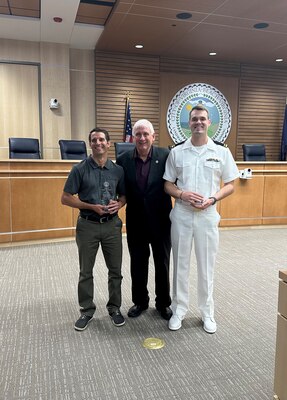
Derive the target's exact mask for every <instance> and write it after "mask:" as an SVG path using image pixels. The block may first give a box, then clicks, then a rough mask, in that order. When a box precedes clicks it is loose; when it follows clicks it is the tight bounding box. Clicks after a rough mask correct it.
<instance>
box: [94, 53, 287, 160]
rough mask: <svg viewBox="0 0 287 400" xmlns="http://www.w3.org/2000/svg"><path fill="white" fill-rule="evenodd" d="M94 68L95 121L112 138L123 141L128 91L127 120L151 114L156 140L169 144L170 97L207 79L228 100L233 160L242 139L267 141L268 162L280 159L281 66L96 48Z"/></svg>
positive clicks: (285, 71) (284, 85) (286, 82)
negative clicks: (168, 110)
mask: <svg viewBox="0 0 287 400" xmlns="http://www.w3.org/2000/svg"><path fill="white" fill-rule="evenodd" d="M95 70H96V119H97V124H98V125H101V124H102V125H103V126H104V127H106V128H107V129H109V130H110V132H111V133H112V138H113V140H119V141H121V140H122V135H123V129H124V115H125V94H126V92H127V91H130V92H131V98H130V100H131V106H132V122H133V123H134V122H135V121H136V120H137V119H139V118H148V119H151V121H152V122H153V124H154V125H155V128H156V131H157V132H159V133H160V136H159V144H160V145H162V146H166V145H168V144H170V143H171V138H170V137H169V136H168V133H167V128H166V112H167V107H168V104H169V101H170V100H171V98H172V97H173V96H174V94H175V93H176V92H177V91H178V90H180V89H181V88H182V87H183V86H185V85H187V84H190V83H195V82H207V83H209V84H211V85H213V86H215V87H218V88H219V90H221V91H222V93H223V94H224V95H225V96H226V98H227V99H228V101H229V102H231V103H230V105H231V109H232V121H233V122H232V129H231V133H230V136H229V137H228V139H227V143H228V145H229V147H230V149H231V151H232V153H233V156H234V157H235V159H236V160H238V161H242V160H243V153H242V144H243V143H258V142H260V143H264V144H265V145H266V149H267V160H268V161H278V160H279V154H280V144H281V134H282V124H283V114H284V108H285V102H286V97H287V68H286V67H265V66H259V65H245V64H240V63H223V62H215V61H209V62H207V61H199V60H192V59H188V58H186V59H174V58H167V57H154V56H151V57H141V56H134V55H130V54H120V53H118V54H116V53H102V52H96V66H95ZM164 77H165V78H164ZM166 77H168V78H166ZM159 81H160V84H159ZM230 82H233V83H232V85H231V86H230ZM236 82H237V84H236ZM167 85H168V86H169V87H170V89H168V90H167ZM167 92H168V93H167ZM111 115H112V117H111Z"/></svg>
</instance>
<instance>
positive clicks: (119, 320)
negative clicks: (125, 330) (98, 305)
mask: <svg viewBox="0 0 287 400" xmlns="http://www.w3.org/2000/svg"><path fill="white" fill-rule="evenodd" d="M110 317H111V320H112V323H113V324H114V325H115V326H123V325H124V324H125V323H126V321H125V319H124V317H123V316H122V314H121V312H120V310H116V311H113V312H111V313H110Z"/></svg>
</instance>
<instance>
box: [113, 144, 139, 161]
mask: <svg viewBox="0 0 287 400" xmlns="http://www.w3.org/2000/svg"><path fill="white" fill-rule="evenodd" d="M114 145H115V153H116V158H117V157H118V156H120V155H121V154H123V153H125V152H126V151H128V150H133V149H134V148H135V144H134V143H126V142H118V143H114Z"/></svg>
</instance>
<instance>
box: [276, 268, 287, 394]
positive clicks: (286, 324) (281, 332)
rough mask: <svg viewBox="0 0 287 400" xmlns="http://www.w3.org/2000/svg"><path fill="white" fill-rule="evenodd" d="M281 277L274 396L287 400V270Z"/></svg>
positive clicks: (281, 273)
mask: <svg viewBox="0 0 287 400" xmlns="http://www.w3.org/2000/svg"><path fill="white" fill-rule="evenodd" d="M279 278H280V281H279V296H278V316H277V336H276V356H275V375H274V393H275V396H274V397H275V398H276V399H279V400H287V270H285V271H279Z"/></svg>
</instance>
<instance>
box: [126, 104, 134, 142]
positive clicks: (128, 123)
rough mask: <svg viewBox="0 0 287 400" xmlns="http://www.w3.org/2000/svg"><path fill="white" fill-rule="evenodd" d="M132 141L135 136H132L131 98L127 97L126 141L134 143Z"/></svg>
mask: <svg viewBox="0 0 287 400" xmlns="http://www.w3.org/2000/svg"><path fill="white" fill-rule="evenodd" d="M132 141H133V136H132V121H131V108H130V102H129V98H127V106H126V120H125V133H124V142H126V143H132Z"/></svg>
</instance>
